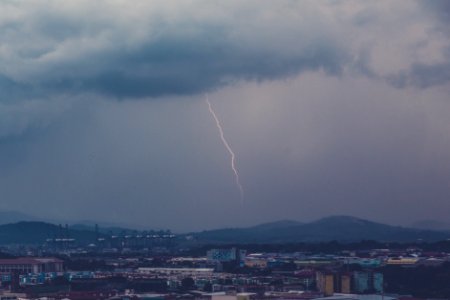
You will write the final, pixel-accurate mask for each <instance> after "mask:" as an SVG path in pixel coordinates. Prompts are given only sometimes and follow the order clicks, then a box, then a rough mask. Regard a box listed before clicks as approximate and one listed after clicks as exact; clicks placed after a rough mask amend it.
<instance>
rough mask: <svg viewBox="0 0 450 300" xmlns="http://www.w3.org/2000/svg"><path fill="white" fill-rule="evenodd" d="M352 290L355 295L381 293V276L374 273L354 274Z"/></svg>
mask: <svg viewBox="0 0 450 300" xmlns="http://www.w3.org/2000/svg"><path fill="white" fill-rule="evenodd" d="M353 289H354V291H355V292H356V293H360V294H363V293H368V292H376V293H382V292H383V274H381V273H375V272H354V273H353Z"/></svg>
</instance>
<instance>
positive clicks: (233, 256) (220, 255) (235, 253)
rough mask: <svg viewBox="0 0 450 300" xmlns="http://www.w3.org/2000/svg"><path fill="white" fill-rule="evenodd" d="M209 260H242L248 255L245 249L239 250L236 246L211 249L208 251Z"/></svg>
mask: <svg viewBox="0 0 450 300" xmlns="http://www.w3.org/2000/svg"><path fill="white" fill-rule="evenodd" d="M206 256H207V258H208V259H209V260H216V261H220V262H227V261H241V260H243V259H244V258H245V256H246V251H245V250H238V249H236V248H230V249H211V250H209V251H207V252H206Z"/></svg>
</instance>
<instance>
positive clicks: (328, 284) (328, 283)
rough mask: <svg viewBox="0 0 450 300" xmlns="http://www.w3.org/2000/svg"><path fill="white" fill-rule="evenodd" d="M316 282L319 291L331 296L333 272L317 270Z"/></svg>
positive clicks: (332, 291)
mask: <svg viewBox="0 0 450 300" xmlns="http://www.w3.org/2000/svg"><path fill="white" fill-rule="evenodd" d="M316 276H317V278H316V284H317V289H318V290H319V292H321V293H323V295H324V296H331V295H333V293H334V275H333V273H325V272H317V275H316Z"/></svg>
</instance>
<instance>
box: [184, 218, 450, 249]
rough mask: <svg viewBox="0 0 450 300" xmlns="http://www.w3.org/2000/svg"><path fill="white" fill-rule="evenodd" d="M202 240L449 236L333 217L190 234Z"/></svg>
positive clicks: (426, 238) (399, 239)
mask: <svg viewBox="0 0 450 300" xmlns="http://www.w3.org/2000/svg"><path fill="white" fill-rule="evenodd" d="M191 235H193V236H194V237H195V238H196V240H197V241H198V242H204V243H289V242H319V241H331V240H337V241H342V242H353V241H360V240H377V241H396V242H406V241H416V240H419V239H422V240H424V241H437V240H445V239H448V238H450V231H449V232H442V231H433V230H422V229H414V228H405V227H400V226H391V225H386V224H381V223H377V222H372V221H368V220H363V219H359V218H355V217H349V216H332V217H327V218H323V219H320V220H317V221H314V222H310V223H300V222H295V221H282V222H275V223H267V224H262V225H258V226H253V227H248V228H228V229H218V230H208V231H202V232H198V233H194V234H191Z"/></svg>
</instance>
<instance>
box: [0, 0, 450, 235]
mask: <svg viewBox="0 0 450 300" xmlns="http://www.w3.org/2000/svg"><path fill="white" fill-rule="evenodd" d="M449 13H450V6H449V5H448V1H445V0H443V1H402V2H400V1H396V2H393V1H351V0H348V1H263V0H254V1H177V2H176V4H174V3H173V2H168V1H133V2H130V1H76V2H67V3H64V4H63V3H61V1H33V2H30V1H3V2H1V3H0V90H1V94H0V194H1V195H2V196H1V198H2V203H1V205H0V209H4V210H7V209H8V210H21V211H24V212H28V213H35V214H38V215H40V216H45V217H52V218H67V219H98V220H103V221H116V222H123V223H134V224H139V225H142V226H150V227H152V226H153V227H168V228H173V229H177V230H184V229H200V228H201V229H203V228H211V227H217V226H235V225H244V224H253V223H256V222H263V221H268V220H276V219H285V218H292V219H299V220H310V219H314V218H317V217H321V216H326V215H330V214H351V215H356V216H360V217H365V218H370V219H375V220H380V221H384V222H389V223H395V224H407V223H408V222H410V220H418V219H430V218H431V219H440V220H443V219H445V218H448V217H449V216H448V214H447V213H445V212H446V211H450V201H449V200H448V198H447V195H448V194H449V192H450V186H449V183H450V163H449V161H450V160H449V159H450V157H449V156H450V138H449V137H448V132H449V129H450V118H449V117H448V116H449V112H450V101H448V97H449V91H450V31H449V29H448V28H450V27H449V25H450V24H449V23H450V16H449ZM206 92H208V93H209V95H210V98H211V100H212V102H213V106H214V107H215V108H216V109H217V113H218V115H219V117H220V118H221V119H222V123H223V126H224V130H225V134H226V136H227V138H228V140H229V142H230V144H231V145H232V146H233V148H234V150H235V152H236V155H237V163H238V168H239V170H240V172H241V179H242V183H243V185H244V189H245V194H246V204H245V206H244V207H240V206H239V205H240V204H239V195H238V191H237V190H236V186H234V182H233V176H232V173H231V170H230V166H229V159H228V158H229V157H228V154H227V152H226V151H225V149H224V148H223V145H222V144H221V142H220V139H219V137H218V135H217V134H218V132H217V129H216V128H215V127H214V122H213V120H212V119H211V116H210V115H209V114H208V111H207V108H206V107H205V103H204V101H203V99H204V94H205V93H206ZM387 207H389V208H391V209H388V208H387Z"/></svg>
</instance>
